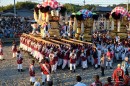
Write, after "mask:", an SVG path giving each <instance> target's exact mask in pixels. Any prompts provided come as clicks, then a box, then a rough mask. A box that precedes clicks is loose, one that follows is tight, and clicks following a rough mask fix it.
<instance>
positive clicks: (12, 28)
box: [0, 17, 32, 38]
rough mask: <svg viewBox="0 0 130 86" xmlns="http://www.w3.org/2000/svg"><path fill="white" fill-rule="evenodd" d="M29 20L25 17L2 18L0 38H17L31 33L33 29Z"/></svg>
mask: <svg viewBox="0 0 130 86" xmlns="http://www.w3.org/2000/svg"><path fill="white" fill-rule="evenodd" d="M28 20H29V18H24V17H0V38H15V37H20V35H21V34H22V33H30V32H31V30H32V27H31V23H30V22H28Z"/></svg>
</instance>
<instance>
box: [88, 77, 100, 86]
mask: <svg viewBox="0 0 130 86" xmlns="http://www.w3.org/2000/svg"><path fill="white" fill-rule="evenodd" d="M94 80H95V81H94V82H93V83H92V84H91V85H90V86H102V82H101V81H100V80H99V75H95V76H94Z"/></svg>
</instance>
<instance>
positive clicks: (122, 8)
mask: <svg viewBox="0 0 130 86" xmlns="http://www.w3.org/2000/svg"><path fill="white" fill-rule="evenodd" d="M114 12H116V13H117V14H118V13H120V14H121V15H123V16H127V15H128V11H127V10H126V9H125V8H124V7H120V6H117V7H115V8H114V9H113V10H112V12H111V14H112V13H114Z"/></svg>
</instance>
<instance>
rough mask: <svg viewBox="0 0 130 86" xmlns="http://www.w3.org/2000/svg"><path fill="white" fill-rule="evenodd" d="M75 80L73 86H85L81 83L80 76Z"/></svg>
mask: <svg viewBox="0 0 130 86" xmlns="http://www.w3.org/2000/svg"><path fill="white" fill-rule="evenodd" d="M76 80H77V84H75V85H74V86H86V85H85V84H84V83H81V80H82V78H81V77H80V76H77V77H76Z"/></svg>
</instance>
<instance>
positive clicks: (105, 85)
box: [104, 77, 114, 86]
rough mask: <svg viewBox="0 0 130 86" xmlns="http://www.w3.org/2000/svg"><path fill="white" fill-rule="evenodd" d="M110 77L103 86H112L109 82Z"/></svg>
mask: <svg viewBox="0 0 130 86" xmlns="http://www.w3.org/2000/svg"><path fill="white" fill-rule="evenodd" d="M111 81H112V80H111V77H108V78H107V83H105V84H104V86H114V84H113V83H112V82H111Z"/></svg>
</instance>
